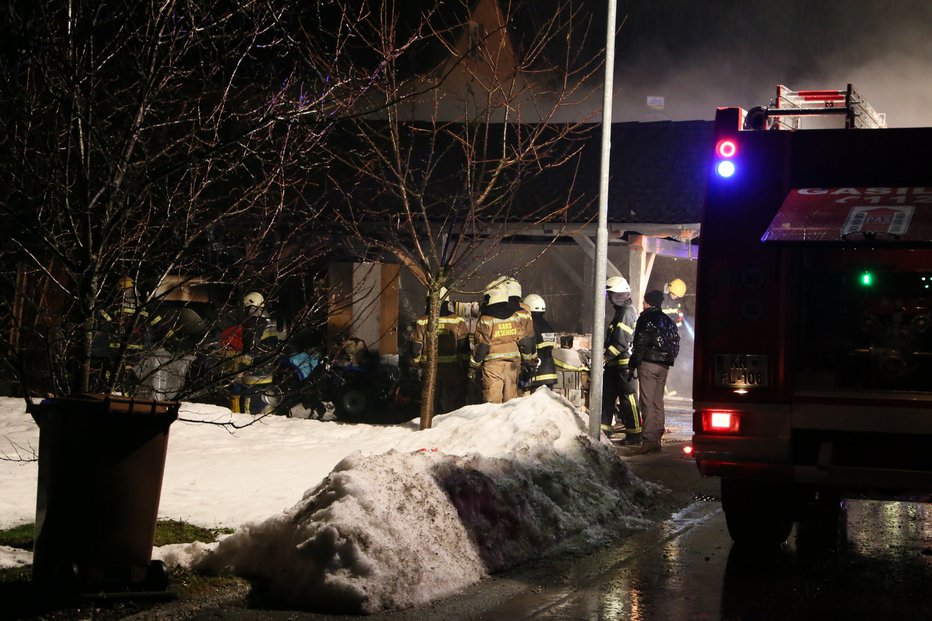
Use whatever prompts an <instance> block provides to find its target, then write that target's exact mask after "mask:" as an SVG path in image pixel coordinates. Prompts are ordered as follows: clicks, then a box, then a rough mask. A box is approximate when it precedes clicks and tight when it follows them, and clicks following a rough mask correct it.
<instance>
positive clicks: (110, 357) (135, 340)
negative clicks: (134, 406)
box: [91, 276, 161, 392]
mask: <svg viewBox="0 0 932 621" xmlns="http://www.w3.org/2000/svg"><path fill="white" fill-rule="evenodd" d="M100 319H101V331H100V332H99V333H98V334H97V335H96V336H95V338H94V342H93V344H92V349H91V355H92V356H93V358H95V360H96V364H97V365H99V367H100V368H101V370H102V371H103V377H102V378H101V379H102V381H103V382H104V384H105V385H104V386H101V387H100V388H101V390H109V389H114V390H117V391H120V392H126V391H127V390H129V389H130V388H131V386H132V385H133V384H134V383H135V382H136V381H138V379H139V378H138V377H135V375H134V374H135V367H137V366H138V365H139V363H140V362H141V360H142V358H143V356H144V354H145V353H146V350H147V349H148V348H149V347H150V346H151V342H152V329H153V328H154V327H155V326H156V325H157V324H158V323H159V322H160V321H161V317H155V318H151V319H150V317H149V312H148V311H147V310H146V309H145V308H144V307H143V306H142V305H141V304H140V302H139V293H138V291H137V290H136V284H135V282H134V281H133V279H132V278H131V277H129V276H123V277H121V278H120V280H119V294H118V299H117V300H116V303H115V304H114V305H113V307H112V308H110V309H109V310H106V309H102V310H101V311H100Z"/></svg>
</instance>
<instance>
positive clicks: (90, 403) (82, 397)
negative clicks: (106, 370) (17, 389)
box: [26, 393, 181, 422]
mask: <svg viewBox="0 0 932 621" xmlns="http://www.w3.org/2000/svg"><path fill="white" fill-rule="evenodd" d="M180 407H181V404H180V403H179V402H177V401H153V400H151V399H134V398H132V397H125V396H123V395H111V394H105V393H80V394H76V395H69V396H67V397H50V398H48V399H43V400H42V401H41V402H39V403H28V404H27V405H26V411H27V412H29V413H30V414H32V417H33V419H34V420H36V422H39V421H38V418H37V415H38V414H40V413H41V412H43V411H48V410H55V411H62V410H80V411H81V412H84V413H94V414H131V415H157V416H167V417H170V418H171V420H175V419H177V418H178V409H179V408H180Z"/></svg>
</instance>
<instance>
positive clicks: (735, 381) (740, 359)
mask: <svg viewBox="0 0 932 621" xmlns="http://www.w3.org/2000/svg"><path fill="white" fill-rule="evenodd" d="M767 384H768V373H767V356H766V355H763V354H715V385H716V386H721V387H725V388H764V387H766V386H767Z"/></svg>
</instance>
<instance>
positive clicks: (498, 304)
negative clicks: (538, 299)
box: [469, 278, 537, 403]
mask: <svg viewBox="0 0 932 621" xmlns="http://www.w3.org/2000/svg"><path fill="white" fill-rule="evenodd" d="M485 296H486V297H487V298H488V299H487V302H486V305H485V308H484V310H483V311H482V315H481V316H480V317H479V321H478V323H477V325H476V335H475V338H476V347H475V351H473V354H472V357H471V359H470V361H469V376H470V378H472V377H474V376H475V375H476V374H477V373H479V374H480V377H481V384H482V397H483V399H484V400H485V401H486V402H487V403H503V402H505V401H508V400H509V399H514V398H515V397H517V396H518V376H519V374H520V371H521V366H522V364H523V365H525V366H529V367H530V366H536V364H537V353H536V347H535V345H534V336H533V334H528V332H527V328H526V326H528V325H529V324H531V322H532V321H533V320H532V319H531V314H530V313H529V312H527V311H526V310H524V309H518V310H515V309H514V306H513V305H512V304H511V303H509V301H508V289H507V287H506V285H505V279H503V278H497V279H495V280H493V281H492V282H491V283H489V285H488V286H487V287H486V290H485Z"/></svg>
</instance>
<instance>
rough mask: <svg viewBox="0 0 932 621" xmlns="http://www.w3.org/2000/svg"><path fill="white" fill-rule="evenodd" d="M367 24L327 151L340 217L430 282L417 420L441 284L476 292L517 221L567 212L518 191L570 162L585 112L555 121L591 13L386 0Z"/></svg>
mask: <svg viewBox="0 0 932 621" xmlns="http://www.w3.org/2000/svg"><path fill="white" fill-rule="evenodd" d="M365 27H366V28H364V29H360V30H359V31H358V33H357V36H358V37H359V38H360V39H361V40H363V41H365V42H366V43H367V46H368V49H369V50H370V51H371V52H374V53H375V57H376V58H377V61H378V66H379V68H380V70H379V72H377V73H376V74H374V79H373V81H372V84H371V86H370V88H369V91H368V92H367V97H366V99H365V100H364V101H361V102H360V107H359V108H360V110H362V112H361V113H360V114H359V116H357V117H355V118H354V119H352V120H350V121H348V122H346V123H343V124H341V126H340V128H339V130H338V131H340V132H342V133H344V134H345V135H346V138H345V140H344V141H343V142H341V148H340V149H339V150H337V151H334V152H333V153H332V157H333V159H334V161H335V162H338V164H337V165H335V166H334V168H333V171H332V173H331V182H332V183H333V184H334V186H335V187H336V188H337V190H338V193H339V195H340V200H341V204H340V206H339V208H338V209H337V210H336V211H337V215H338V218H339V221H340V223H341V224H342V225H343V226H345V227H347V228H348V229H349V230H350V231H351V232H352V234H353V235H354V236H356V237H357V238H360V239H363V240H365V241H366V242H367V243H368V244H369V245H371V246H372V247H374V248H376V249H378V250H379V251H381V252H382V253H383V255H386V256H390V257H394V258H395V259H396V260H398V261H400V262H402V263H403V264H404V265H406V266H407V267H408V268H409V269H410V270H411V271H412V272H413V273H414V274H415V276H416V277H417V278H418V279H419V280H420V282H421V283H422V284H423V285H424V286H425V287H426V289H427V292H428V298H429V305H428V313H427V315H428V323H427V330H426V335H427V341H426V343H425V355H426V373H425V377H424V383H423V392H422V405H421V428H422V429H423V428H428V427H430V425H431V420H432V417H433V407H434V392H435V385H436V357H437V328H438V317H439V312H440V294H441V289H442V288H443V287H446V288H447V289H449V290H451V291H460V292H469V293H475V292H476V291H471V292H470V291H468V290H467V289H466V287H467V284H468V283H469V282H470V281H471V280H474V279H475V278H476V276H477V275H478V274H480V273H481V272H482V270H483V266H484V265H485V264H486V263H487V261H488V260H489V259H490V258H491V257H493V256H495V255H496V254H498V253H499V252H500V251H501V250H502V244H503V242H505V241H507V240H508V239H509V237H510V236H512V235H514V234H515V233H516V232H518V231H519V230H520V227H522V226H531V225H534V224H540V223H543V222H552V223H555V224H556V225H557V228H559V223H560V222H561V221H564V220H565V215H566V213H567V210H568V209H569V208H570V206H571V205H572V202H573V196H574V195H575V193H574V191H573V188H572V187H564V188H563V189H562V191H561V192H559V193H558V194H556V195H554V196H552V197H551V200H550V201H546V202H544V203H538V204H528V203H526V202H521V201H520V196H521V193H522V188H526V187H527V185H528V184H531V183H534V182H535V180H536V179H539V178H541V177H542V176H545V175H546V174H547V173H548V171H550V170H552V169H554V168H558V167H573V166H574V165H575V162H576V159H577V158H576V156H577V155H578V152H579V148H580V147H579V145H580V144H581V142H580V141H579V140H578V139H579V138H580V137H581V132H583V131H584V130H583V127H584V125H583V123H582V121H585V120H586V119H579V121H578V122H571V123H567V122H563V123H556V122H554V121H555V119H556V118H557V116H556V115H557V114H558V113H559V112H560V111H561V110H562V109H563V108H565V107H566V106H568V105H572V104H576V103H579V101H580V100H581V99H583V98H584V97H585V89H586V88H587V86H586V85H587V84H588V82H589V78H590V77H591V76H592V75H593V73H594V72H595V71H596V69H597V61H596V60H595V59H596V56H594V55H591V54H590V55H589V56H586V55H585V54H583V53H582V50H584V49H585V45H584V39H585V37H586V36H587V35H588V17H587V15H586V14H585V13H584V12H582V11H581V10H580V9H579V8H578V7H574V5H573V3H571V2H547V3H540V2H534V1H530V2H522V1H519V0H514V1H508V0H505V1H502V2H494V1H485V2H478V3H476V2H472V1H471V0H458V1H456V2H452V3H445V4H443V5H442V6H440V7H434V8H433V9H431V10H419V11H407V10H404V9H403V8H402V3H400V2H391V1H388V2H384V3H382V5H381V10H380V11H379V13H378V15H377V18H375V19H373V20H371V21H369V22H367V23H366V24H365ZM425 64H427V67H426V69H427V70H425ZM367 111H368V112H371V113H366V112H367ZM572 176H573V175H570V177H572ZM533 259H534V257H529V258H523V259H521V261H520V263H518V264H516V265H515V267H514V271H513V272H512V273H513V274H514V273H518V272H519V271H520V270H521V269H522V268H523V267H525V266H526V265H527V264H529V263H530V262H531V261H533ZM473 286H474V285H473ZM464 381H465V378H464Z"/></svg>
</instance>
